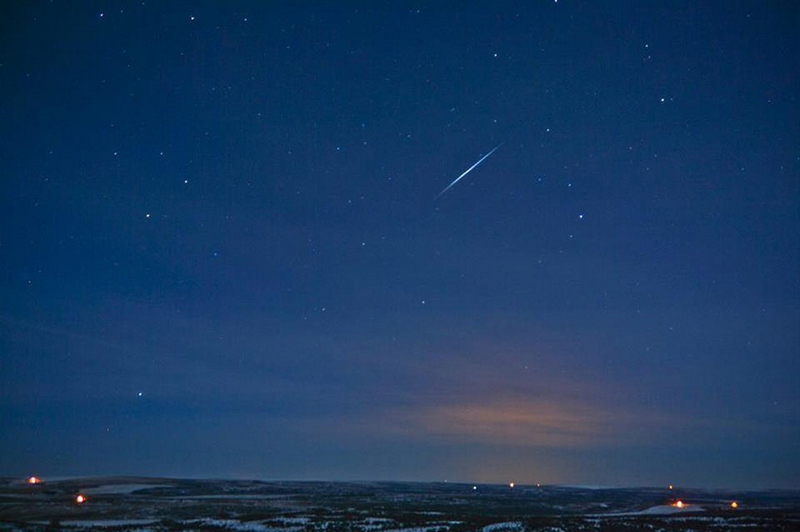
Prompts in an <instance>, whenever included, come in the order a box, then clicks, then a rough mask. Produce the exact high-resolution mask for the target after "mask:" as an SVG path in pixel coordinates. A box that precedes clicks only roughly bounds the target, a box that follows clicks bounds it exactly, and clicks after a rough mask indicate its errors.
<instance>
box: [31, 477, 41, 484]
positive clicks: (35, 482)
mask: <svg viewBox="0 0 800 532" xmlns="http://www.w3.org/2000/svg"><path fill="white" fill-rule="evenodd" d="M39 482H41V480H40V479H39V477H31V478H29V479H28V484H38V483H39Z"/></svg>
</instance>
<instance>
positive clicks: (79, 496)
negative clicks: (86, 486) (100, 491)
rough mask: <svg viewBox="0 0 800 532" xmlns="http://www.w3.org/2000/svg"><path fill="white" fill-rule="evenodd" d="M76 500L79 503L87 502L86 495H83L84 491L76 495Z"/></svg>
mask: <svg viewBox="0 0 800 532" xmlns="http://www.w3.org/2000/svg"><path fill="white" fill-rule="evenodd" d="M75 502H76V503H78V504H83V503H85V502H86V496H85V495H83V494H82V493H81V494H79V495H78V496H77V497H75Z"/></svg>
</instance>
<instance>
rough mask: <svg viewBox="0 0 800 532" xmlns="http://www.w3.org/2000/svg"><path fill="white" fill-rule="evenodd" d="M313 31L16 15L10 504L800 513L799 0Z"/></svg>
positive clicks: (359, 24)
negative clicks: (148, 487) (494, 491)
mask: <svg viewBox="0 0 800 532" xmlns="http://www.w3.org/2000/svg"><path fill="white" fill-rule="evenodd" d="M277 4H278V3H277V2H224V3H223V2H219V3H214V2H198V3H189V2H155V1H146V2H120V1H108V2H67V1H55V2H6V3H4V5H3V7H2V13H1V14H0V23H1V24H2V26H0V101H2V102H3V104H2V106H0V127H1V128H2V130H1V131H0V134H2V138H3V139H4V140H3V142H2V143H1V144H0V167H1V168H2V170H1V171H2V174H0V175H1V176H2V177H1V179H2V183H1V185H2V189H0V202H2V205H0V216H1V217H2V218H0V220H1V222H0V223H1V224H2V225H1V227H0V231H1V232H0V274H1V275H0V379H1V380H0V450H1V451H2V452H0V474H3V475H29V474H38V475H42V476H45V477H46V476H47V475H67V474H69V475H96V474H149V475H175V476H202V477H207V476H213V477H247V478H281V479H340V480H346V479H392V480H444V479H448V480H463V481H473V482H507V481H509V480H512V479H513V480H515V481H517V482H531V483H533V482H542V483H591V484H615V485H664V484H667V483H675V484H683V485H693V486H708V487H714V486H725V487H794V488H797V487H800V484H798V479H800V455H798V453H797V448H798V445H799V444H800V386H798V381H799V380H800V379H799V376H800V332H799V331H800V120H798V117H800V101H798V94H800V77H799V75H798V72H800V59H799V58H800V54H798V51H799V50H800V33H799V32H798V29H797V28H798V27H800V11H799V10H798V7H797V6H796V5H795V3H794V2H788V1H787V2H778V1H766V2H756V1H752V2H730V1H725V2H677V1H676V2H634V1H629V2H628V1H615V2H611V1H609V2H588V1H587V2H579V1H570V0H561V1H558V2H553V1H536V2H533V1H532V2H523V3H520V2H490V3H488V4H487V3H486V2H463V3H461V5H459V6H457V7H448V8H445V7H438V3H434V2H429V3H410V2H400V3H398V2H363V3H351V2H344V3H342V2H334V3H323V2H314V3H306V4H300V3H294V2H292V3H290V4H292V5H293V7H279V6H278V5H277ZM298 6H299V7H298ZM501 143H502V145H501V146H500V147H499V148H498V149H497V151H496V152H494V153H493V154H492V155H491V156H490V157H488V158H487V159H486V160H484V161H483V163H482V164H481V165H479V166H477V167H476V168H475V169H474V170H473V171H472V172H470V173H469V174H467V175H466V176H465V177H464V178H463V179H461V180H460V181H459V182H458V183H457V184H455V185H454V186H453V187H452V188H451V189H449V190H448V191H447V192H446V193H444V194H443V195H442V196H441V197H439V198H436V195H437V194H439V192H441V191H442V189H444V188H445V187H446V186H447V185H448V184H450V183H451V182H452V181H453V180H454V179H455V178H456V177H458V176H459V175H460V174H461V173H462V172H464V170H466V169H467V168H469V167H470V166H471V165H472V164H474V163H475V162H476V161H477V160H479V159H480V158H481V157H482V156H484V155H485V154H487V153H488V152H489V151H490V150H492V149H493V148H494V147H495V146H498V145H500V144H501ZM435 198H436V199H435Z"/></svg>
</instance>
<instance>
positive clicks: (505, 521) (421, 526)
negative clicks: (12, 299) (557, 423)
mask: <svg viewBox="0 0 800 532" xmlns="http://www.w3.org/2000/svg"><path fill="white" fill-rule="evenodd" d="M80 494H83V495H84V496H85V497H86V500H85V502H83V503H78V502H76V497H77V496H78V495H80ZM679 500H680V501H682V503H683V507H682V508H679V507H677V506H676V503H677V501H679ZM733 502H736V504H737V505H738V506H737V507H735V508H734V507H732V506H731V503H733ZM0 530H31V531H39V530H73V531H78V530H105V531H108V532H123V531H125V532H130V531H134V530H137V531H177V530H240V531H283V532H302V531H315V530H324V531H330V532H333V531H363V532H384V531H399V530H402V531H405V532H417V531H419V532H423V531H424V532H459V531H468V530H483V531H485V532H501V531H549V532H558V531H573V530H575V531H578V530H581V531H612V530H620V531H625V530H653V531H657V530H664V531H677V530H694V531H712V530H716V531H721V530H741V531H747V530H775V531H782V530H787V531H788V530H800V492H798V491H761V492H733V491H706V490H693V489H680V488H676V489H674V490H670V489H667V488H635V489H621V488H602V489H599V488H588V487H587V488H584V487H560V486H541V487H539V486H515V487H513V488H511V487H509V486H507V485H475V486H473V485H471V484H458V483H390V482H376V483H370V482H354V483H332V482H260V481H227V480H178V479H166V478H164V479H162V478H138V477H115V478H96V479H62V480H47V479H44V480H43V481H42V482H41V483H38V484H29V483H27V481H26V480H24V479H9V478H6V479H2V481H0Z"/></svg>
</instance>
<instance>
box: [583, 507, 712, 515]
mask: <svg viewBox="0 0 800 532" xmlns="http://www.w3.org/2000/svg"><path fill="white" fill-rule="evenodd" d="M683 512H705V508H701V507H700V506H695V505H694V504H684V505H683V508H678V507H677V506H673V505H671V504H662V505H659V506H651V507H650V508H647V509H646V510H641V511H639V512H620V513H613V514H599V515H598V517H630V516H635V515H672V514H679V513H683Z"/></svg>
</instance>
